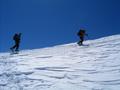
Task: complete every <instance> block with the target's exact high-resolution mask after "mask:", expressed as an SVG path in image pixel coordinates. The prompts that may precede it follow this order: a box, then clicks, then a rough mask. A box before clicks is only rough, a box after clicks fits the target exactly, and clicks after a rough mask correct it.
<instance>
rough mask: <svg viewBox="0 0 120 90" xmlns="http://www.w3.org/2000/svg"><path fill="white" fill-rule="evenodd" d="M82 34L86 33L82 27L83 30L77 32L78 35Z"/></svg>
mask: <svg viewBox="0 0 120 90" xmlns="http://www.w3.org/2000/svg"><path fill="white" fill-rule="evenodd" d="M81 34H85V30H82V29H81V30H80V31H79V32H78V33H77V35H78V36H80V35H81Z"/></svg>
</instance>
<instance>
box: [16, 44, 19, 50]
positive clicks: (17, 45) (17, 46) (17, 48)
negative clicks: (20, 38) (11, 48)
mask: <svg viewBox="0 0 120 90" xmlns="http://www.w3.org/2000/svg"><path fill="white" fill-rule="evenodd" d="M15 51H19V42H17V43H16V49H15Z"/></svg>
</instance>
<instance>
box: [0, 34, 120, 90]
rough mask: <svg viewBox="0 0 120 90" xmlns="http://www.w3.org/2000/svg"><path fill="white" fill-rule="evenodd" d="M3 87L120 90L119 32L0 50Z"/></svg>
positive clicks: (13, 89)
mask: <svg viewBox="0 0 120 90" xmlns="http://www.w3.org/2000/svg"><path fill="white" fill-rule="evenodd" d="M0 90H120V35H113V36H109V37H104V38H100V39H96V40H88V41H85V42H84V46H78V45H77V44H76V43H71V44H65V45H58V46H54V47H48V48H43V49H33V50H23V51H20V53H19V54H13V55H10V53H0Z"/></svg>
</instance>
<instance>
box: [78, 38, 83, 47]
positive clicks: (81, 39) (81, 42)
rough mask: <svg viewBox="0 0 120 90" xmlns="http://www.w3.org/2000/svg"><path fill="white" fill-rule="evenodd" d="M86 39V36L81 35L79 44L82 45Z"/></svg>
mask: <svg viewBox="0 0 120 90" xmlns="http://www.w3.org/2000/svg"><path fill="white" fill-rule="evenodd" d="M83 41H84V37H80V41H79V42H78V44H79V45H82V44H83Z"/></svg>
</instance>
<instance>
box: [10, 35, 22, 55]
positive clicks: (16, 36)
mask: <svg viewBox="0 0 120 90" xmlns="http://www.w3.org/2000/svg"><path fill="white" fill-rule="evenodd" d="M20 39H21V33H18V34H17V33H16V34H15V35H14V36H13V40H14V41H15V45H14V46H13V47H11V48H10V49H11V51H12V52H13V53H14V52H16V53H17V52H18V51H19V45H20Z"/></svg>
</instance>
